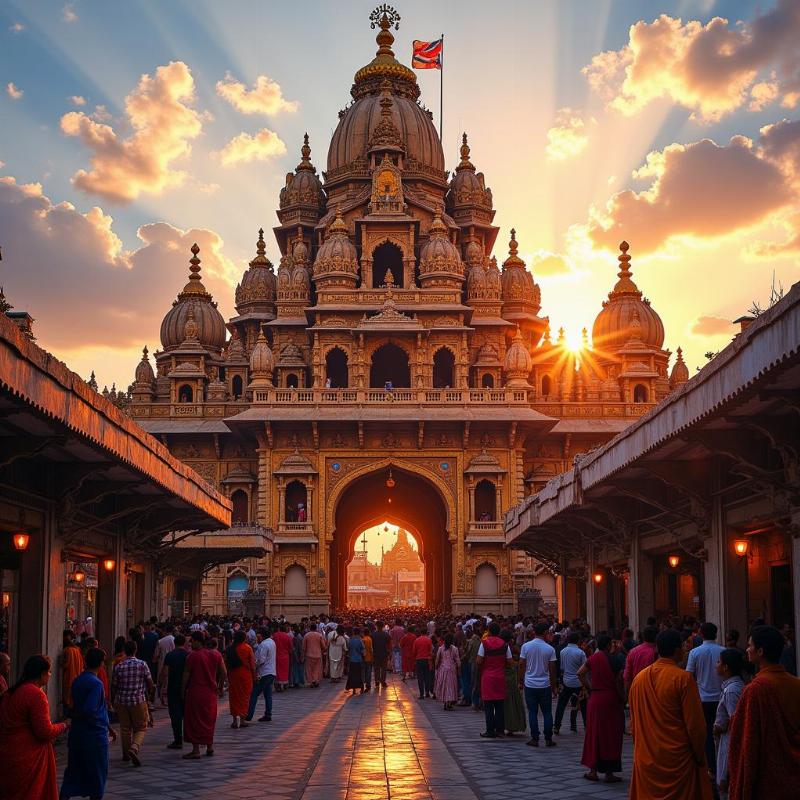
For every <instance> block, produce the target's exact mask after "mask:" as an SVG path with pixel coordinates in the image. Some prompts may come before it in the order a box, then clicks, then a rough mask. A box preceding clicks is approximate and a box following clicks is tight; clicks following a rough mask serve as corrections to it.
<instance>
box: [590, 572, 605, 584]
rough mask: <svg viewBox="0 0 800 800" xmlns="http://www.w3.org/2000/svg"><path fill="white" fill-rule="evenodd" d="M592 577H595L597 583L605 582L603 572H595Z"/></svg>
mask: <svg viewBox="0 0 800 800" xmlns="http://www.w3.org/2000/svg"><path fill="white" fill-rule="evenodd" d="M592 578H593V579H594V582H595V583H602V582H603V573H602V572H595V574H594V575H592Z"/></svg>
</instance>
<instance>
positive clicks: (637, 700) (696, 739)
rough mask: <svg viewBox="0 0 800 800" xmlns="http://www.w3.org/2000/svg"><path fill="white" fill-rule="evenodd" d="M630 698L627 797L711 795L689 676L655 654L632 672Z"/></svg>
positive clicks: (707, 799)
mask: <svg viewBox="0 0 800 800" xmlns="http://www.w3.org/2000/svg"><path fill="white" fill-rule="evenodd" d="M629 703H630V707H631V733H632V734H633V777H632V778H631V792H630V795H629V797H630V800H711V797H712V795H711V781H710V779H709V777H708V773H707V767H706V757H705V742H706V723H705V719H704V718H703V706H702V705H701V703H700V694H699V692H698V690H697V684H696V683H695V681H694V678H693V677H692V676H691V675H690V674H689V673H688V672H686V671H685V670H683V669H681V668H680V667H679V666H678V665H677V664H676V663H675V662H674V661H673V660H672V659H670V658H659V659H658V660H657V661H656V662H655V663H654V664H652V665H651V666H649V667H646V668H645V669H643V670H642V671H641V672H640V673H639V674H638V675H637V676H636V678H634V681H633V684H632V685H631V691H630V697H629Z"/></svg>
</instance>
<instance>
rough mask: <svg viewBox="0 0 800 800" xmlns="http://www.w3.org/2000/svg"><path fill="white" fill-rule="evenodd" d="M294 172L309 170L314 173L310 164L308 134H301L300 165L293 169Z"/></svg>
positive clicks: (314, 170)
mask: <svg viewBox="0 0 800 800" xmlns="http://www.w3.org/2000/svg"><path fill="white" fill-rule="evenodd" d="M295 169H296V170H304V169H305V170H310V171H311V172H316V171H317V170H316V169H315V168H314V165H313V164H312V163H311V146H310V145H309V143H308V134H307V133H305V134H303V146H302V147H301V148H300V163H299V164H298V165H297V166H296V167H295Z"/></svg>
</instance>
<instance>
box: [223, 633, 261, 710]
mask: <svg viewBox="0 0 800 800" xmlns="http://www.w3.org/2000/svg"><path fill="white" fill-rule="evenodd" d="M236 655H237V656H238V657H239V661H240V662H241V663H240V665H239V666H238V667H233V669H230V670H228V700H229V701H230V706H231V716H232V717H246V716H247V706H248V704H249V703H250V694H251V692H252V691H253V673H254V672H255V668H256V657H255V655H254V654H253V648H252V647H250V645H249V644H247V643H246V642H242V643H241V644H237V645H236Z"/></svg>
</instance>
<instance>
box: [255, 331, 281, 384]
mask: <svg viewBox="0 0 800 800" xmlns="http://www.w3.org/2000/svg"><path fill="white" fill-rule="evenodd" d="M274 369H275V357H274V356H273V355H272V350H270V346H269V343H268V342H267V339H266V337H265V336H264V331H263V330H262V331H261V332H260V333H259V334H258V340H257V341H256V344H255V347H254V348H253V352H252V353H251V354H250V374H251V375H252V376H253V377H254V378H269V379H271V378H272V371H273V370H274Z"/></svg>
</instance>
